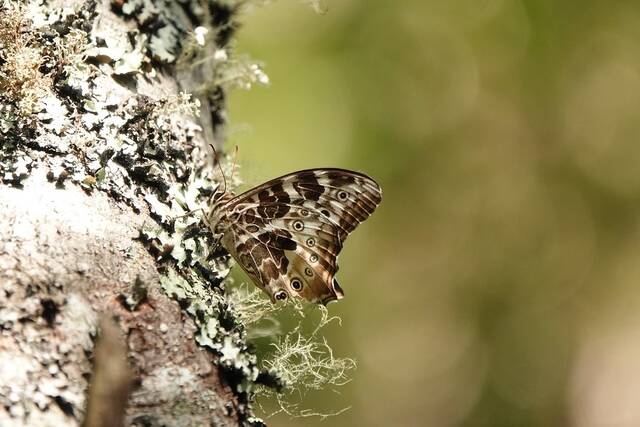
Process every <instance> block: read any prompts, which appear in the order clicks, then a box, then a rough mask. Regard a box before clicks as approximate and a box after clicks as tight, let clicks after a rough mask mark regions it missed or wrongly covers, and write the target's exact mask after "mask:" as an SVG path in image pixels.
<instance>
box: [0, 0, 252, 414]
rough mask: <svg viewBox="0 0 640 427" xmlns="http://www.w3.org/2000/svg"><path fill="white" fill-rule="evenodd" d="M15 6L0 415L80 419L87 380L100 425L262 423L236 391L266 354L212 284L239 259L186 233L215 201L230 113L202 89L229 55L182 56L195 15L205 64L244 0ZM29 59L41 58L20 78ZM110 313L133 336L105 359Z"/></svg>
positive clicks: (6, 118)
mask: <svg viewBox="0 0 640 427" xmlns="http://www.w3.org/2000/svg"><path fill="white" fill-rule="evenodd" d="M225 3H229V2H225ZM16 4H17V2H5V4H4V9H3V10H4V15H3V17H2V19H0V26H4V28H0V30H2V33H1V34H2V35H3V37H4V38H5V39H4V40H2V44H1V46H2V48H1V49H3V51H0V52H2V61H1V62H0V67H3V68H0V69H1V70H3V74H2V76H0V79H2V80H0V86H2V88H3V92H2V93H0V106H1V107H2V110H0V425H2V426H22V425H33V426H63V425H64V426H72V425H81V424H82V423H83V421H84V420H85V416H86V411H87V401H88V399H89V397H88V396H89V395H90V392H91V396H92V397H91V399H92V402H91V405H90V408H91V409H90V411H91V412H92V415H93V417H89V418H88V419H87V421H86V423H87V425H92V426H95V425H120V423H121V422H124V425H145V426H159V425H168V426H196V425H197V426H200V425H219V426H232V425H248V424H259V421H257V420H254V419H253V418H252V417H251V409H250V406H249V404H248V400H249V399H250V398H249V395H248V393H246V392H241V391H239V387H238V384H241V383H244V384H245V385H244V387H245V389H246V387H247V386H246V384H247V383H252V382H253V381H254V380H255V379H256V377H257V368H256V366H255V357H254V356H253V355H251V354H250V353H249V352H248V351H247V348H246V345H245V344H244V332H243V328H242V325H239V324H236V323H234V321H233V313H227V312H225V306H224V304H223V303H221V301H224V299H223V298H224V297H223V296H222V291H221V290H220V289H219V288H217V287H216V286H218V287H219V285H220V281H221V279H222V278H223V277H224V276H225V275H226V274H227V265H226V259H225V258H216V256H215V254H209V253H208V249H207V248H208V246H207V245H208V243H209V238H210V236H209V235H208V232H207V230H203V229H202V224H198V223H197V222H195V221H193V222H191V223H188V227H187V229H186V230H181V231H180V232H179V233H178V232H176V228H174V227H173V217H175V216H176V214H177V213H179V212H181V211H184V210H188V209H189V208H191V207H193V206H194V205H195V206H200V205H199V204H200V203H202V202H203V200H206V198H207V191H210V189H211V183H212V181H211V179H210V178H211V176H212V172H211V170H210V169H211V165H210V163H211V160H210V156H209V154H208V153H207V150H206V149H207V144H209V143H212V144H215V145H218V146H220V144H221V141H222V139H221V138H222V134H223V133H222V129H223V124H224V123H223V122H224V120H223V117H224V96H223V94H224V91H223V89H222V88H220V87H215V85H213V86H212V87H209V88H208V89H203V87H204V86H206V85H211V84H212V83H211V81H210V80H208V79H209V77H210V76H211V74H210V73H211V72H212V69H215V68H216V64H215V63H212V62H211V61H204V62H202V63H201V64H200V65H197V66H193V65H192V64H190V62H189V61H190V58H189V57H188V56H187V57H184V55H183V54H182V53H181V52H183V51H184V49H185V47H186V46H187V44H188V43H187V42H188V41H189V40H190V39H189V37H190V34H191V32H190V31H191V30H193V27H194V26H196V25H203V26H205V27H207V28H208V29H209V35H210V36H211V35H213V37H209V39H208V40H207V42H206V44H205V45H204V46H201V47H200V51H199V52H198V53H197V54H193V58H198V59H201V58H202V57H206V56H207V55H209V56H211V55H213V52H214V51H215V50H219V49H223V48H224V44H225V43H226V41H227V38H228V37H229V34H230V33H229V29H230V28H232V22H231V18H232V17H233V8H230V7H229V6H227V5H225V4H220V3H219V2H216V1H195V0H194V1H187V0H185V1H184V2H173V1H168V0H167V1H155V2H151V1H146V0H144V1H143V0H140V1H113V2H109V1H104V2H98V3H96V4H92V3H91V2H81V1H70V0H67V1H51V2H48V4H42V5H40V6H37V5H36V6H34V8H35V9H36V12H34V10H30V9H29V8H22V9H19V8H16V7H15V5H16ZM32 6H33V5H32ZM63 7H64V8H63ZM16 19H18V20H19V22H18V23H17V24H16ZM10 26H13V27H11V28H9V27H10ZM12 35H13V36H12ZM73 43H78V45H79V47H78V48H77V49H75V48H73V46H72V45H73ZM12 55H13V58H12ZM19 55H25V57H28V58H31V59H30V60H31V61H32V62H33V63H36V64H38V67H35V69H28V70H27V71H29V73H27V75H26V76H25V75H22V74H21V72H20V70H19V67H18V68H16V67H14V68H11V60H12V59H15V58H16V56H19ZM30 55H31V56H30ZM181 55H183V56H181ZM34 57H35V59H34ZM20 61H23V64H24V67H29V64H30V62H29V61H27V60H24V59H20ZM180 61H182V63H181V64H179V65H177V63H178V62H180ZM181 91H188V92H195V93H196V96H197V97H198V98H199V99H200V109H201V111H200V116H199V118H198V117H195V116H192V115H189V114H185V111H183V110H184V109H185V108H183V107H184V105H183V104H188V102H187V101H185V100H181V99H179V98H175V95H177V94H178V93H179V92H181ZM30 96H33V97H34V105H35V106H28V105H27V103H26V101H25V100H28V97H30ZM172 97H174V98H172ZM186 109H188V108H186ZM177 199H180V200H177ZM180 203H182V205H181V204H180ZM149 230H151V231H149ZM100 318H106V319H114V321H115V324H116V325H117V326H118V328H116V331H120V335H119V337H120V338H119V339H120V340H121V342H122V346H119V345H118V334H117V333H116V334H115V335H114V334H113V333H111V334H106V335H105V338H104V342H105V343H106V344H104V346H105V347H104V348H106V349H107V350H102V354H103V355H102V356H99V357H96V358H94V346H95V342H96V337H98V336H99V335H100V327H99V319H100ZM107 321H111V320H107ZM107 335H108V336H107ZM99 340H100V339H99ZM109 348H112V349H113V352H112V357H113V358H115V359H114V360H112V362H114V361H115V362H117V360H120V361H121V360H122V359H123V358H124V356H123V354H126V362H127V363H126V364H122V363H120V364H118V363H115V364H114V365H109V366H107V365H108V360H109V358H108V357H106V358H105V357H104V354H109V353H110V351H109V350H108V349H109ZM118 349H125V351H124V353H122V352H120V351H119V350H118ZM230 349H231V350H233V351H231V350H230ZM229 354H233V355H234V356H233V357H235V359H233V360H230V356H229ZM116 359H117V360H116ZM100 360H102V361H103V362H100ZM96 364H100V365H96ZM102 365H104V366H102ZM127 365H128V366H129V369H130V376H131V383H130V384H129V380H128V379H127V377H128V375H129V374H127V372H126V369H124V368H123V366H127ZM221 366H222V367H221ZM100 369H103V370H102V371H100ZM98 372H102V373H101V374H98ZM96 382H98V383H96ZM129 386H130V387H129ZM129 390H130V395H129V397H128V403H127V405H126V411H125V413H124V414H122V413H121V411H122V409H119V408H121V407H122V401H123V398H124V399H126V395H127V393H128V391H129ZM93 411H96V412H95V413H93ZM109 411H112V412H111V413H109ZM96 414H98V416H96ZM99 414H108V415H99ZM121 420H123V421H121Z"/></svg>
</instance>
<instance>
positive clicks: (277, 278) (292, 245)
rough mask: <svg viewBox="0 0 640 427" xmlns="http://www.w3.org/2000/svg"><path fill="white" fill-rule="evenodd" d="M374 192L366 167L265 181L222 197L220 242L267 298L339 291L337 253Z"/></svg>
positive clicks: (335, 295) (320, 298) (320, 297)
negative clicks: (223, 228)
mask: <svg viewBox="0 0 640 427" xmlns="http://www.w3.org/2000/svg"><path fill="white" fill-rule="evenodd" d="M381 199H382V195H381V191H380V187H379V186H378V184H377V183H376V182H375V181H374V180H373V179H371V178H369V177H368V176H366V175H363V174H360V173H357V172H352V171H348V170H343V169H310V170H304V171H300V172H295V173H292V174H288V175H284V176H282V177H280V178H276V179H273V180H271V181H268V182H266V183H264V184H262V185H260V186H258V187H256V188H253V189H251V190H249V191H247V192H245V193H243V194H241V195H239V196H237V197H235V198H233V199H231V200H230V201H229V202H227V203H226V204H225V206H224V211H225V212H226V217H227V218H226V219H227V223H228V224H230V226H229V228H228V231H227V232H226V233H225V235H224V238H223V244H224V246H225V247H226V248H227V250H229V252H230V253H231V254H232V255H233V256H234V257H235V258H236V259H237V260H238V261H239V263H240V264H241V265H242V267H243V268H244V269H245V271H246V272H247V274H248V275H249V276H250V277H251V278H252V279H253V280H254V282H256V284H258V285H259V286H260V287H261V288H262V289H263V290H265V291H266V292H267V293H268V294H269V295H270V296H271V298H272V299H286V298H287V297H288V296H299V297H302V298H304V299H306V300H309V301H317V302H322V303H324V304H326V303H328V302H329V301H332V300H336V299H339V298H341V297H342V296H343V292H342V289H340V286H339V285H338V282H337V281H336V280H335V277H334V276H335V273H336V272H337V271H338V265H337V256H338V254H339V253H340V250H341V249H342V245H343V243H344V241H345V239H346V238H347V236H348V235H349V233H350V232H352V231H353V230H354V229H355V228H356V227H357V226H358V224H360V223H361V222H362V221H364V220H366V219H367V218H368V217H369V215H371V214H372V213H373V211H374V210H375V208H376V207H377V206H378V204H379V203H380V201H381Z"/></svg>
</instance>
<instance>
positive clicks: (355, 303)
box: [229, 0, 640, 427]
mask: <svg viewBox="0 0 640 427" xmlns="http://www.w3.org/2000/svg"><path fill="white" fill-rule="evenodd" d="M326 5H327V6H328V12H327V13H326V14H321V15H319V14H316V13H314V12H313V10H312V8H310V7H309V6H308V5H306V4H303V3H302V2H301V1H296V0H280V1H278V2H274V3H271V4H267V5H265V6H263V7H259V8H251V9H250V10H248V11H247V13H246V14H245V15H244V16H243V23H244V26H243V28H241V29H240V31H239V33H238V39H239V40H238V43H237V51H238V52H241V53H242V52H244V53H248V54H250V55H251V56H252V57H253V58H255V59H258V60H261V61H264V64H265V70H266V72H267V74H268V75H269V77H270V79H271V84H270V86H269V87H257V88H254V89H252V90H251V91H241V90H236V91H234V92H233V93H232V95H231V98H230V108H231V110H230V121H231V125H230V128H229V142H230V144H237V145H239V147H240V152H239V156H238V162H239V164H240V165H241V166H242V169H241V175H242V177H243V179H244V181H245V182H246V183H247V184H250V185H255V184H258V183H261V182H263V181H264V180H266V179H269V178H273V177H275V176H278V175H281V174H283V173H286V172H290V171H293V170H298V169H303V168H308V167H319V166H335V167H342V168H349V169H355V170H360V171H364V172H366V173H368V174H370V175H371V176H373V177H375V178H376V179H377V181H378V182H379V183H380V184H381V186H382V188H383V191H384V198H383V203H382V205H381V207H380V208H379V210H378V211H377V212H376V213H375V214H374V215H373V217H372V218H371V219H370V220H369V221H367V222H366V223H365V224H363V225H362V226H361V227H360V228H359V229H358V230H357V231H356V232H355V233H354V234H353V235H352V236H351V237H350V238H349V241H348V242H347V244H346V246H345V249H344V250H343V253H342V255H341V257H340V264H341V267H342V268H341V270H340V273H339V276H338V277H339V279H340V282H341V284H342V285H343V288H344V289H345V292H346V298H345V299H344V300H342V301H340V302H339V303H336V304H331V305H330V306H329V308H330V311H331V313H332V314H338V315H340V316H341V317H342V319H343V326H342V327H341V328H340V327H333V328H330V329H329V330H328V332H327V338H328V340H329V342H330V343H331V344H332V346H333V347H334V348H335V352H336V354H337V355H339V356H353V357H355V358H356V359H357V360H358V364H359V366H358V369H357V370H356V371H355V373H354V374H353V380H352V382H350V383H349V384H348V385H346V386H345V387H342V388H341V389H340V394H336V393H334V392H332V391H331V390H326V391H325V392H323V393H319V394H318V393H316V394H313V395H310V396H309V397H308V398H305V401H304V405H305V406H307V407H310V408H314V409H317V410H327V411H331V410H335V409H341V408H343V407H345V406H352V408H351V409H350V410H349V411H348V412H346V413H344V414H342V415H340V416H338V417H333V418H330V419H328V420H326V421H324V422H322V421H320V420H317V419H298V420H291V419H289V417H287V416H283V415H278V416H275V417H273V418H271V419H269V420H267V421H268V422H269V423H270V424H271V425H276V426H293V425H308V426H315V425H323V426H327V425H331V426H353V425H368V426H390V425H407V426H439V427H440V426H568V425H571V426H580V427H582V426H589V427H591V426H594V427H600V426H616V427H620V426H639V425H640V400H639V399H640V291H639V287H640V228H639V225H640V222H639V218H640V215H639V214H640V140H639V137H640V3H638V1H637V0H634V1H615V2H603V1H597V0H581V1H571V0H566V1H557V0H526V1H517V0H459V1H444V0H441V1H426V0H405V1H389V0H334V1H328V2H327V3H326Z"/></svg>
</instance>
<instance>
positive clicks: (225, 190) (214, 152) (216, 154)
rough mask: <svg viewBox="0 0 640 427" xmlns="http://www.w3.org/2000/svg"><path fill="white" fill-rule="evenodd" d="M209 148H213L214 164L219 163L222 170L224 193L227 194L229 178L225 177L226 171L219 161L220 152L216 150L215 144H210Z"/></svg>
mask: <svg viewBox="0 0 640 427" xmlns="http://www.w3.org/2000/svg"><path fill="white" fill-rule="evenodd" d="M209 147H211V149H212V150H213V163H217V164H218V168H220V174H221V175H222V182H223V184H224V189H223V192H224V193H226V192H227V177H226V176H224V171H223V170H222V165H221V164H220V162H219V161H218V152H217V151H216V148H215V147H214V146H213V144H209ZM234 164H235V161H234Z"/></svg>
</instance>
